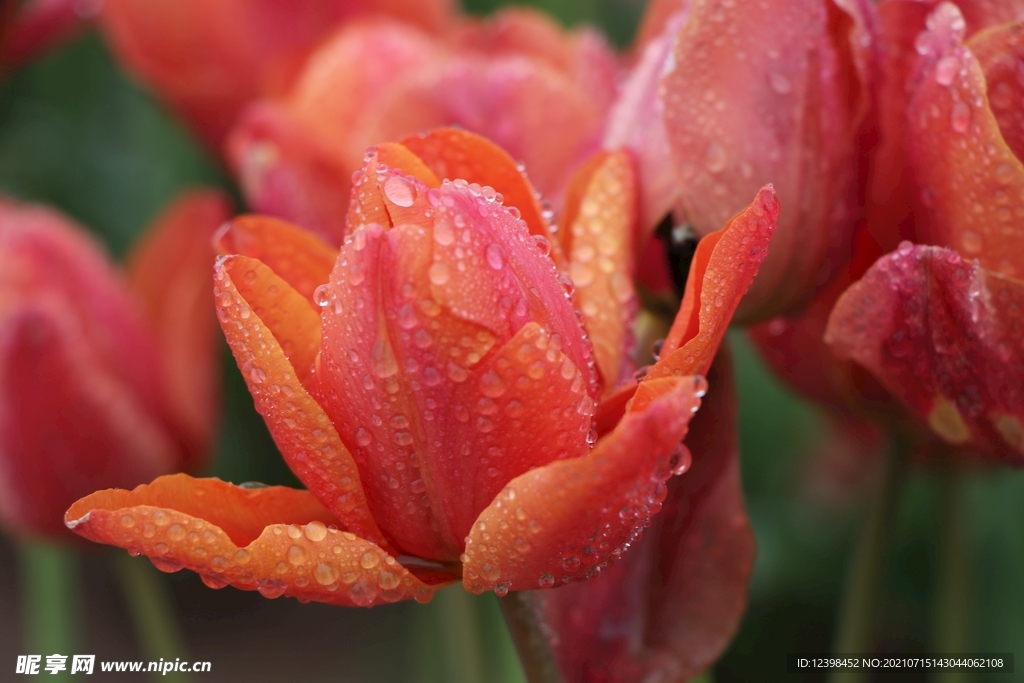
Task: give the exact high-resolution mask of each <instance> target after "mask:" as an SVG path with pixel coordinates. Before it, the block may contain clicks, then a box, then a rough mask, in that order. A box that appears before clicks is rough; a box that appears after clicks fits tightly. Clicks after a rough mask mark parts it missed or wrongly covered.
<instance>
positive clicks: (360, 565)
mask: <svg viewBox="0 0 1024 683" xmlns="http://www.w3.org/2000/svg"><path fill="white" fill-rule="evenodd" d="M65 520H66V523H67V525H68V527H69V528H70V529H72V530H73V531H74V532H75V533H77V534H80V535H82V536H84V537H86V538H88V539H90V540H93V541H97V542H100V543H108V544H110V545H115V546H118V547H121V548H125V549H126V550H128V551H129V552H131V553H136V554H142V555H146V556H147V557H149V558H150V560H151V561H152V562H153V564H155V565H156V566H157V567H158V568H160V569H162V570H163V571H177V570H179V569H190V570H192V571H194V572H196V573H197V574H199V575H200V576H201V577H202V579H203V582H204V583H205V584H206V585H207V586H210V587H211V588H223V587H224V586H234V587H235V588H240V589H242V590H258V591H259V592H260V594H261V595H263V596H265V597H268V598H276V597H278V596H281V595H287V596H289V597H294V598H300V599H303V600H315V601H317V602H326V603H330V604H334V605H343V606H358V607H369V606H371V605H377V604H382V603H388V602H397V601H399V600H408V599H409V598H413V597H415V598H416V599H417V600H419V601H421V602H426V601H429V600H430V597H431V595H432V593H433V588H434V587H433V586H430V585H428V584H426V583H424V582H423V581H420V580H419V579H418V578H416V576H414V575H413V574H412V573H411V572H409V570H407V569H406V568H405V567H403V566H402V565H401V564H399V562H398V561H397V560H396V559H395V558H394V557H392V556H391V555H389V554H388V553H387V552H385V551H384V550H383V549H382V548H381V547H380V546H377V545H375V544H374V543H372V542H370V541H368V540H365V539H362V538H359V537H357V536H356V535H355V534H353V533H350V532H348V531H338V530H337V529H336V528H335V527H334V525H335V524H336V523H337V520H336V519H334V517H333V516H332V515H331V514H330V513H329V512H328V511H327V510H326V509H324V507H323V506H322V505H321V504H320V503H319V502H318V501H317V500H316V498H314V497H313V495H312V494H311V493H309V492H308V491H299V490H295V489H289V488H285V487H283V486H269V487H264V488H256V489H252V488H243V487H240V486H234V485H232V484H228V483H225V482H223V481H220V480H219V479H192V478H191V477H188V476H186V475H183V474H177V475H170V476H166V477H160V478H159V479H157V480H156V481H154V482H153V483H152V484H149V485H143V486H139V487H138V488H136V489H134V490H133V491H124V490H118V489H115V490H107V491H98V492H96V493H94V494H92V495H90V496H87V497H85V498H83V499H81V500H79V501H78V502H77V503H75V504H74V505H73V506H72V507H71V509H69V510H68V511H67V515H66V516H65Z"/></svg>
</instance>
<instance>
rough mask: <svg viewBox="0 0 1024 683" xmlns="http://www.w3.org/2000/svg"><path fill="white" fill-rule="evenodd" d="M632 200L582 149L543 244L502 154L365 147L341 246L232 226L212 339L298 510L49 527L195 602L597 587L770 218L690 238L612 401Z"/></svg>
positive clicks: (98, 508) (521, 185) (155, 515)
mask: <svg viewBox="0 0 1024 683" xmlns="http://www.w3.org/2000/svg"><path fill="white" fill-rule="evenodd" d="M451 177H456V178H458V179H457V180H455V181H449V180H443V179H444V178H451ZM483 182H487V183H489V185H482V184H481V183H483ZM633 187H634V186H633V178H632V168H631V165H630V164H629V161H628V157H626V156H625V155H623V154H602V155H599V156H598V157H597V158H596V159H595V160H594V161H593V162H592V163H590V164H588V165H587V166H586V167H585V168H584V169H583V171H581V175H580V176H579V178H578V180H577V182H574V183H573V189H572V190H571V191H570V193H569V199H568V200H567V209H566V212H565V215H564V216H563V221H564V222H563V225H565V226H567V227H566V228H565V229H563V230H559V232H558V233H557V239H555V236H553V235H552V233H551V231H550V227H549V226H548V225H547V222H546V219H545V218H544V213H543V212H542V211H540V209H539V205H538V204H537V202H536V199H535V193H534V191H533V189H532V187H531V186H530V185H529V183H528V181H527V180H526V178H525V176H524V175H523V174H522V172H521V171H520V170H519V169H518V168H517V166H516V164H515V162H514V161H513V160H512V158H511V157H509V156H508V155H507V154H506V153H504V152H503V151H502V150H500V149H499V148H497V147H496V146H494V145H493V144H492V143H490V142H488V141H486V140H484V139H482V138H479V137H477V136H474V135H471V134H469V133H465V132H463V131H458V130H450V129H442V130H438V131H435V132H433V133H430V134H426V135H423V136H413V137H411V138H406V139H405V140H403V141H402V143H389V144H382V145H379V146H377V147H375V148H372V149H371V151H370V152H369V153H368V155H367V162H366V164H365V165H364V166H363V168H362V169H361V170H360V172H359V173H358V174H357V176H356V178H355V180H354V189H353V194H352V202H351V205H350V207H349V213H348V216H349V221H348V230H347V236H346V238H345V242H344V244H343V245H342V247H341V249H340V251H339V250H335V249H333V248H331V247H329V246H327V245H326V244H324V243H322V242H321V241H319V240H318V239H316V238H315V237H313V236H312V235H310V234H309V233H307V232H304V231H302V230H299V229H297V228H295V227H293V226H291V225H289V224H287V223H284V222H282V221H279V220H275V219H270V218H262V217H248V218H243V219H239V220H236V221H235V222H234V223H233V224H232V225H231V227H230V228H229V229H228V230H227V231H226V232H225V233H224V234H223V235H222V236H221V238H220V244H221V245H222V247H223V248H225V249H226V250H231V251H234V252H235V253H234V254H232V255H228V256H226V257H225V258H224V259H222V260H221V261H220V262H219V263H218V265H217V268H216V277H215V279H216V292H217V295H216V297H217V301H218V311H219V315H220V320H221V324H222V327H223V329H224V331H225V335H226V336H227V339H228V343H229V345H230V346H231V348H232V350H233V351H234V353H235V356H236V360H237V361H238V363H239V366H240V368H241V369H242V372H243V375H244V376H245V378H246V380H247V382H248V383H249V387H250V390H251V391H252V393H253V397H254V399H255V401H256V405H257V408H258V409H259V410H260V412H261V413H262V414H263V415H264V416H265V418H266V421H267V425H268V427H269V428H270V432H271V434H272V435H273V437H274V439H275V441H276V442H277V444H278V446H279V448H280V449H281V452H282V454H283V456H284V457H285V460H286V461H287V462H288V464H289V466H290V467H291V468H292V470H293V471H294V472H295V473H296V475H297V476H298V477H299V478H300V479H301V480H302V481H303V482H304V483H305V484H306V485H307V486H308V488H309V490H308V492H307V491H294V490H289V489H284V488H281V487H272V488H262V489H254V490H249V489H244V488H240V487H235V486H232V485H229V484H225V483H223V482H220V481H218V480H194V479H189V478H187V477H185V476H183V475H178V476H175V477H164V478H161V479H158V480H156V481H155V482H154V483H153V484H151V485H148V486H142V487H139V488H137V489H136V490H134V491H131V492H129V491H100V492H97V493H95V494H93V495H91V496H87V497H86V498H84V499H82V500H80V501H78V502H77V503H76V504H75V505H73V506H72V507H71V509H70V510H68V512H67V515H66V520H67V523H68V526H69V527H71V528H73V529H74V530H75V531H76V532H77V533H80V534H82V535H83V536H86V537H87V538H91V539H93V540H97V541H101V542H104V543H110V544H113V545H118V546H121V547H124V548H127V549H128V550H130V551H132V552H137V553H141V554H145V555H147V556H149V557H150V558H151V559H152V560H153V562H154V563H155V564H156V565H157V566H158V567H162V568H165V569H169V570H170V569H178V568H181V567H187V568H189V569H192V570H194V571H196V572H198V573H200V574H201V575H202V576H203V577H204V580H205V581H206V582H207V583H208V584H209V585H213V586H224V585H229V584H230V585H233V586H236V587H238V588H243V589H248V590H253V589H255V590H259V591H260V592H261V593H262V594H263V595H266V596H270V597H276V596H278V595H282V594H285V595H290V596H293V597H299V598H303V599H308V600H318V601H322V602H330V603H334V604H341V605H360V606H366V605H373V604H379V603H381V602H393V601H396V600H402V599H408V598H416V599H418V600H421V601H425V600H429V599H430V597H431V595H432V593H433V591H434V590H435V589H436V588H438V587H439V586H442V585H444V584H446V583H448V582H451V581H453V580H458V579H461V580H462V582H463V585H464V586H465V587H466V588H467V589H468V590H471V591H474V592H481V591H484V590H494V591H495V592H497V593H499V594H504V593H505V592H506V591H508V590H520V589H528V588H538V587H552V586H556V585H561V584H564V583H569V582H572V581H576V580H579V579H583V578H586V577H589V576H594V575H596V574H598V573H599V572H600V571H601V570H602V569H603V568H604V567H606V566H608V565H609V564H610V563H611V562H612V561H613V560H615V559H616V558H618V557H619V556H620V555H621V554H622V553H623V552H624V551H625V550H626V549H627V548H628V547H629V546H630V544H631V543H633V542H634V541H635V540H636V538H637V537H638V536H639V535H640V533H641V532H642V530H643V528H644V526H645V525H646V524H647V523H648V522H649V520H650V518H651V516H652V515H654V514H655V513H656V512H657V511H658V510H659V508H660V507H661V502H662V501H663V500H664V496H665V494H666V488H665V482H666V481H667V480H668V479H669V478H670V477H671V476H672V474H673V470H681V469H683V468H685V466H686V462H687V457H688V455H687V454H686V452H685V450H678V449H679V447H680V439H681V438H682V437H683V436H684V435H685V434H686V430H687V424H688V422H689V420H690V417H691V415H692V413H693V412H695V411H696V410H697V407H698V406H699V403H700V397H701V396H702V395H703V394H704V391H705V387H706V382H705V381H704V379H703V378H702V377H700V375H701V374H703V373H706V372H707V370H708V367H709V366H710V363H711V358H712V356H713V355H714V352H715V350H716V349H717V347H718V344H719V343H720V341H721V339H722V336H723V335H724V333H725V328H726V326H727V324H728V321H729V318H730V317H731V315H732V312H733V311H734V310H735V307H736V305H737V303H738V301H739V298H740V297H741V296H742V295H743V293H744V292H745V290H746V288H747V286H748V285H749V282H750V280H751V279H752V278H753V275H754V273H755V272H756V270H757V266H758V265H759V264H760V262H761V260H762V259H763V257H764V254H765V251H766V245H767V242H768V240H769V239H770V237H771V235H772V232H773V230H774V226H775V220H776V216H777V213H778V204H777V202H776V201H775V197H774V194H773V192H772V191H771V189H770V188H766V189H764V190H762V192H761V193H760V194H759V195H758V197H757V198H756V199H755V201H754V203H753V204H752V205H751V207H750V208H748V209H747V210H746V211H744V212H743V213H741V214H740V215H738V216H737V217H735V218H734V219H733V220H732V221H731V222H730V223H729V224H728V225H727V226H726V227H725V228H724V229H723V230H722V231H720V232H719V233H716V234H715V235H713V236H712V239H710V240H708V241H707V247H706V248H705V250H704V251H703V252H701V253H700V254H699V255H698V263H699V264H700V265H699V266H698V268H697V269H696V271H697V272H699V273H700V276H699V277H695V283H694V285H693V286H691V287H690V288H689V289H688V292H687V298H686V302H685V303H684V306H683V313H681V316H680V322H679V324H678V325H677V326H676V327H675V328H674V329H673V332H672V334H670V336H669V339H668V341H667V342H666V349H665V353H664V356H663V358H662V359H661V360H660V361H659V362H658V363H657V364H655V365H654V366H652V367H651V368H650V369H649V371H648V372H647V373H646V376H645V377H644V378H643V379H642V380H640V381H637V380H630V381H629V382H625V383H620V382H619V377H621V376H623V374H624V371H623V369H622V368H621V365H622V363H623V361H622V360H621V359H622V358H623V357H624V356H625V350H626V349H627V348H628V335H626V334H625V333H624V332H623V325H622V324H621V322H620V321H621V320H622V319H623V316H625V315H628V313H629V304H630V302H631V299H632V295H631V286H630V284H629V278H628V277H626V278H625V279H624V280H623V279H622V272H621V271H617V270H616V268H617V266H616V263H615V259H616V258H617V257H619V255H620V254H621V253H622V251H623V248H625V253H627V254H628V253H629V252H628V245H629V243H630V239H631V234H632V229H633V214H632V212H633V207H634V201H635V194H634V189H633ZM567 287H568V289H566V288H567ZM574 305H575V306H578V307H579V313H577V312H576V311H575V310H574ZM601 349H615V350H616V352H617V353H618V357H616V358H614V359H612V358H611V356H612V355H613V354H611V353H608V354H603V353H602V352H601Z"/></svg>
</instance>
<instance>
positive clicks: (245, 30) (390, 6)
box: [100, 0, 452, 151]
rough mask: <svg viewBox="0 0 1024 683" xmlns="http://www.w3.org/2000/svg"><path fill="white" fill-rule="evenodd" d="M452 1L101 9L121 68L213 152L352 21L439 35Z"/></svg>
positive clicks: (129, 2)
mask: <svg viewBox="0 0 1024 683" xmlns="http://www.w3.org/2000/svg"><path fill="white" fill-rule="evenodd" d="M451 9H452V2H451V1H450V0H418V1H415V2H412V1H409V0H294V1H292V2H286V3H282V2H280V1H279V0H104V2H103V3H102V14H101V17H100V19H101V22H102V26H103V29H104V32H105V34H106V36H107V39H108V41H109V43H110V45H111V47H112V48H113V50H114V52H115V54H116V56H117V58H118V60H119V61H120V62H121V63H122V64H124V66H125V67H126V68H127V69H128V70H129V71H131V72H132V73H133V74H134V75H135V76H136V77H138V78H139V79H140V80H141V81H142V82H143V83H145V84H146V85H148V86H149V87H151V88H152V89H153V90H154V91H155V92H156V93H157V95H158V96H159V97H160V98H161V99H163V100H164V101H165V102H167V103H168V104H169V105H170V107H171V108H172V109H173V110H174V111H176V112H177V113H178V115H179V116H181V117H182V118H183V119H184V120H185V121H186V123H188V124H189V125H190V126H191V127H192V128H193V129H194V130H195V132H196V133H197V134H198V135H199V136H200V138H201V139H202V140H203V141H204V142H205V143H206V144H207V145H208V146H209V147H210V148H211V149H213V150H216V151H220V147H221V143H222V142H223V139H224V136H225V135H226V134H227V132H228V130H229V128H230V127H231V125H232V124H233V123H234V121H235V118H236V117H237V116H238V113H239V111H240V110H241V109H242V107H243V106H245V105H246V104H247V103H248V102H250V101H252V100H255V99H257V98H260V97H265V96H272V95H277V94H280V93H283V92H286V91H287V89H288V88H289V87H290V85H291V83H292V81H293V79H294V77H295V75H296V74H297V73H298V72H299V71H300V69H301V67H302V63H303V62H304V61H305V59H306V57H307V56H308V55H309V54H310V53H311V52H312V51H313V50H314V49H315V47H316V44H317V42H318V41H320V40H321V39H323V38H324V37H326V36H327V35H329V34H330V32H331V31H332V30H334V29H335V27H337V26H338V25H339V24H341V23H344V22H347V21H351V20H353V19H354V18H357V17H362V16H372V15H387V16H392V17H395V18H396V19H401V20H403V21H408V22H411V23H413V24H416V25H419V26H421V27H423V28H424V29H428V30H437V29H439V28H440V27H441V26H442V25H443V23H444V22H445V21H446V20H447V18H448V16H449V14H450V12H451Z"/></svg>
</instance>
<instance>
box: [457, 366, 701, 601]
mask: <svg viewBox="0 0 1024 683" xmlns="http://www.w3.org/2000/svg"><path fill="white" fill-rule="evenodd" d="M669 381H671V382H673V383H674V384H675V388H674V389H673V390H672V391H670V392H668V393H666V394H665V395H663V396H661V397H659V398H657V399H656V400H654V401H652V402H651V403H650V404H649V405H648V406H647V409H646V410H643V411H639V412H633V413H629V414H627V415H626V416H625V417H624V418H623V419H622V421H621V422H619V424H618V426H617V427H616V428H615V430H614V431H612V432H611V433H610V434H608V435H607V436H605V437H604V438H603V439H601V440H600V441H598V442H597V445H596V446H595V448H594V449H593V450H592V451H591V452H590V453H588V454H587V455H585V456H583V457H581V458H575V459H572V460H560V461H558V462H554V463H551V464H550V465H546V466H544V467H540V468H537V469H535V470H531V471H530V472H527V473H525V474H522V475H520V476H518V477H516V478H515V479H513V480H512V481H511V482H510V483H509V484H508V485H507V486H506V487H505V489H504V490H502V492H501V493H499V494H498V495H497V497H495V499H494V501H493V502H492V503H491V504H490V505H489V506H488V507H487V508H486V509H485V510H484V511H483V512H482V513H480V516H479V517H478V518H477V521H476V523H474V524H473V528H472V530H471V531H470V533H469V537H468V538H467V540H466V552H465V553H464V554H463V556H462V561H463V584H464V585H465V587H466V589H467V590H470V591H473V592H476V593H480V592H482V591H485V590H496V591H497V592H499V593H501V592H503V591H505V590H523V589H528V588H538V587H551V586H556V585H559V584H563V583H568V582H571V581H577V580H580V579H583V578H586V577H588V576H594V575H596V574H597V573H599V572H600V571H601V569H603V568H604V567H605V566H607V564H608V563H609V562H611V561H613V560H615V559H617V558H618V557H619V556H620V555H621V554H622V553H624V552H625V551H626V550H627V549H628V548H629V545H630V544H631V543H632V542H634V541H635V540H636V539H637V538H638V537H639V536H640V534H641V533H642V532H643V529H644V525H645V524H646V523H647V521H648V520H649V519H650V517H651V516H652V515H654V514H655V513H657V512H658V510H659V509H660V508H661V501H662V500H663V499H664V495H665V481H666V480H667V479H668V478H669V477H670V476H671V475H672V470H673V466H674V465H673V463H672V456H673V454H674V452H675V450H676V448H677V447H679V442H680V440H681V439H682V438H683V437H684V436H685V435H686V428H687V424H688V423H689V421H690V418H691V416H692V414H693V413H694V412H695V411H696V410H697V408H698V407H699V406H700V396H702V395H703V392H704V389H705V387H706V386H707V384H706V383H705V382H704V380H703V379H701V378H694V377H686V378H673V379H672V380H669Z"/></svg>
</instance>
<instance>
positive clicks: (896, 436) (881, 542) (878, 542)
mask: <svg viewBox="0 0 1024 683" xmlns="http://www.w3.org/2000/svg"><path fill="white" fill-rule="evenodd" d="M908 451H909V444H908V442H907V440H906V438H905V437H904V436H903V435H901V434H900V433H899V432H898V430H893V431H892V433H891V436H890V448H889V453H888V454H887V456H886V458H885V462H884V463H883V466H882V476H881V481H880V482H878V490H877V491H876V492H875V495H874V497H873V499H872V500H871V501H870V503H869V505H868V510H867V515H866V517H865V519H864V522H863V524H864V526H863V527H862V528H861V531H860V537H859V538H858V539H857V546H856V547H855V548H854V551H853V557H852V558H851V561H850V566H849V568H848V569H847V576H846V588H845V591H844V595H843V602H842V605H841V608H840V612H839V623H838V624H837V626H836V637H835V640H834V641H833V643H832V651H833V652H834V653H835V654H855V655H860V654H868V653H869V652H871V650H872V646H873V645H874V637H875V627H876V624H877V621H878V613H879V611H880V607H881V604H882V600H883V595H884V590H883V587H884V581H883V579H884V576H885V567H886V560H887V559H888V556H889V545H890V540H891V536H892V531H893V528H894V527H895V521H896V513H897V511H898V509H899V503H900V498H901V494H902V492H903V488H904V484H905V483H906V478H907V471H906V470H907V460H908V456H909V453H908ZM869 678H870V675H869V672H867V671H834V672H833V673H832V674H831V675H830V676H829V681H830V683H861V682H862V681H867V680H869Z"/></svg>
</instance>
